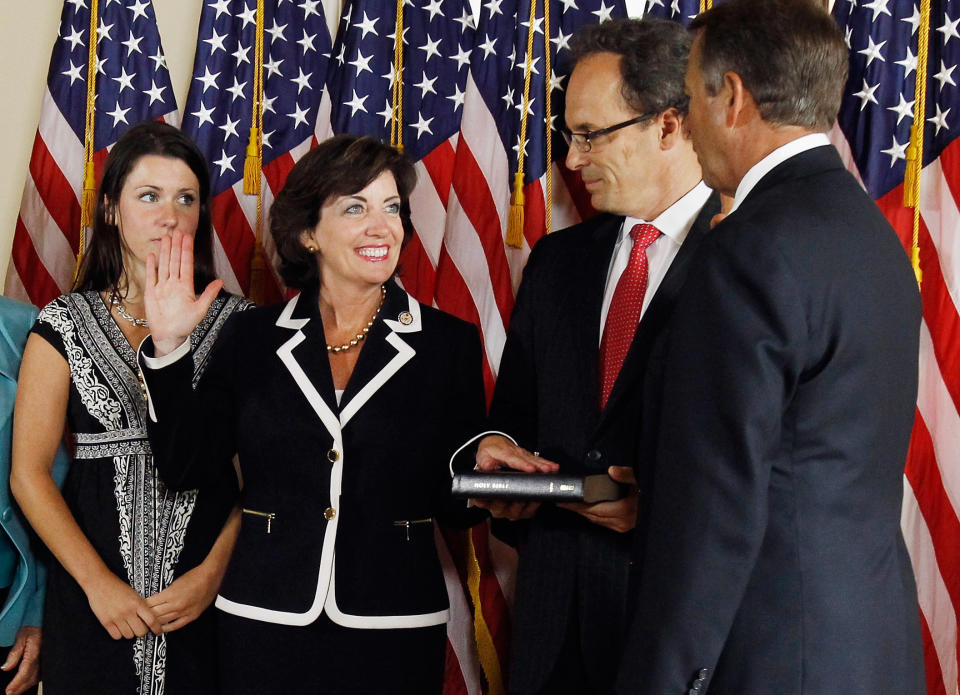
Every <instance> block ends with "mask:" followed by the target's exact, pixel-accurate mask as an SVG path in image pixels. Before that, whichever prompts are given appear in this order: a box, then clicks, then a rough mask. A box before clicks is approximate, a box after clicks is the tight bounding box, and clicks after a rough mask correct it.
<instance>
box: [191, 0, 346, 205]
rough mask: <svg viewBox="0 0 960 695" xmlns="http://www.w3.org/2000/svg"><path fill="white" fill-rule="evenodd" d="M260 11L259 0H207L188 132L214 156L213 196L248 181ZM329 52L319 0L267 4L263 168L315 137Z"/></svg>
mask: <svg viewBox="0 0 960 695" xmlns="http://www.w3.org/2000/svg"><path fill="white" fill-rule="evenodd" d="M256 12H257V3H256V0H207V2H206V3H205V4H204V9H203V14H202V16H201V22H200V31H199V40H198V42H197V54H196V60H195V67H194V76H193V82H192V84H191V86H190V93H189V95H188V97H187V107H186V111H185V114H184V130H185V131H187V132H188V133H190V134H191V135H192V136H193V138H194V139H195V140H196V141H197V143H198V144H199V145H200V147H201V149H202V150H203V151H204V153H206V154H207V156H208V158H209V159H210V162H211V165H212V168H213V171H212V174H213V193H214V195H216V194H218V193H221V192H223V191H224V190H226V189H228V188H230V187H232V186H233V185H234V184H236V183H237V182H238V181H240V180H242V178H243V162H244V157H245V154H246V147H247V142H248V138H249V132H250V124H251V120H252V118H253V110H252V109H253V102H252V98H253V70H254V68H253V59H254V41H255V38H256ZM329 50H330V38H329V33H328V32H327V27H326V23H325V20H324V16H323V8H322V7H321V6H320V2H319V0H317V1H313V0H305V1H302V2H300V3H299V4H294V2H293V0H279V3H277V2H266V3H264V65H263V67H264V77H265V79H264V101H263V124H264V125H263V162H264V164H267V163H269V162H271V161H272V160H273V159H274V158H275V157H277V156H278V155H281V154H285V153H287V152H289V151H290V150H291V149H293V148H294V147H296V146H298V145H300V144H301V143H303V142H304V141H305V140H308V139H309V138H310V137H311V136H312V133H313V124H314V122H315V120H316V112H317V107H318V105H319V102H320V95H321V94H322V91H323V84H324V77H325V73H326V64H327V56H328V55H329Z"/></svg>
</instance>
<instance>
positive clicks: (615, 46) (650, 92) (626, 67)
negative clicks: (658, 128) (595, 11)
mask: <svg viewBox="0 0 960 695" xmlns="http://www.w3.org/2000/svg"><path fill="white" fill-rule="evenodd" d="M570 51H571V59H572V60H573V61H574V67H575V66H576V63H578V62H580V61H581V60H583V59H584V58H586V57H587V56H590V55H593V54H595V53H613V54H615V55H618V56H620V81H621V83H622V85H621V92H620V93H621V95H622V96H623V100H624V102H625V103H626V104H627V106H629V107H630V108H631V109H633V110H634V111H636V112H637V113H638V114H641V113H663V112H664V111H666V110H667V109H670V108H674V109H676V110H677V111H678V112H680V114H681V115H686V113H687V107H688V106H689V103H690V100H689V99H688V98H687V95H686V93H685V92H684V90H683V77H684V74H685V72H686V69H687V59H688V58H689V56H690V34H689V33H688V32H687V31H686V30H685V29H684V28H683V27H682V26H681V25H680V24H678V23H677V22H671V21H668V20H666V19H658V18H655V17H652V18H646V19H612V20H610V21H607V22H604V23H603V24H588V25H587V26H585V27H583V28H582V29H580V31H578V32H577V33H576V35H575V36H574V37H573V42H572V43H571V46H570Z"/></svg>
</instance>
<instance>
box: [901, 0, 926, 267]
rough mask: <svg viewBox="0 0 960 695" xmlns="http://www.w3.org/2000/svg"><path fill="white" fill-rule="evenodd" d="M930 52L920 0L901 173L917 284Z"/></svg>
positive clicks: (924, 15) (924, 14)
mask: <svg viewBox="0 0 960 695" xmlns="http://www.w3.org/2000/svg"><path fill="white" fill-rule="evenodd" d="M929 51H930V0H921V1H920V26H919V28H918V31H917V76H916V91H915V93H914V109H913V126H911V128H910V144H909V145H908V146H907V169H906V171H905V172H904V175H903V205H904V207H908V208H913V243H912V244H911V247H910V262H911V264H912V265H913V272H914V274H915V275H916V276H917V285H919V284H920V283H921V281H922V280H923V272H922V271H921V270H920V173H921V171H923V130H924V128H923V126H924V120H925V115H926V113H927V56H928V54H929Z"/></svg>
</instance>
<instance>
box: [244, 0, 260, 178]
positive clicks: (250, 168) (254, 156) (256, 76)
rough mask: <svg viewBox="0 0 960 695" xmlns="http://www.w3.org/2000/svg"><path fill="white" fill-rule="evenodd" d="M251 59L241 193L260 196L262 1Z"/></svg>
mask: <svg viewBox="0 0 960 695" xmlns="http://www.w3.org/2000/svg"><path fill="white" fill-rule="evenodd" d="M255 34H256V38H255V39H254V50H253V53H254V59H253V63H254V64H253V98H252V99H251V101H252V102H253V115H252V116H251V118H250V140H249V141H248V142H247V156H246V159H244V161H243V192H244V193H247V194H249V195H259V194H260V173H261V169H262V161H263V140H262V137H261V134H262V133H263V0H257V24H256V29H255Z"/></svg>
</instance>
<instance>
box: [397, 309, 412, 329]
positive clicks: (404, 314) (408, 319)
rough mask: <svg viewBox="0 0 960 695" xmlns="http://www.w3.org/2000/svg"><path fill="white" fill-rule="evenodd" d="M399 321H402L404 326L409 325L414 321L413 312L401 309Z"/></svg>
mask: <svg viewBox="0 0 960 695" xmlns="http://www.w3.org/2000/svg"><path fill="white" fill-rule="evenodd" d="M397 321H399V322H400V323H402V324H403V325H404V326H409V325H410V324H411V323H413V314H411V313H410V312H409V311H401V312H400V315H399V316H397Z"/></svg>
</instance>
